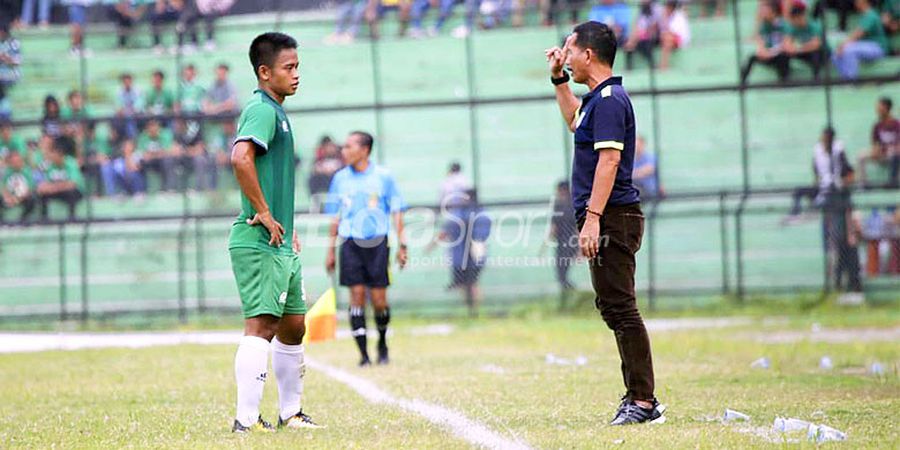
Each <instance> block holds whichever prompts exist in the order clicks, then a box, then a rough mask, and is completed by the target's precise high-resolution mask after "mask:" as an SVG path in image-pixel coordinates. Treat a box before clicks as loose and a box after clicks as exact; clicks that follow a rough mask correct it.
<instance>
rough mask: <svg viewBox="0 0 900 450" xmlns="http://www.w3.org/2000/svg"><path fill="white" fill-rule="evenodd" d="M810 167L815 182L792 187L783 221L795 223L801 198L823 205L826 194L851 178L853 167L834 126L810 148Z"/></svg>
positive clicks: (842, 185)
mask: <svg viewBox="0 0 900 450" xmlns="http://www.w3.org/2000/svg"><path fill="white" fill-rule="evenodd" d="M812 168H813V176H814V177H815V183H814V185H813V186H810V187H800V188H797V189H795V190H794V194H793V198H794V204H793V207H792V208H791V212H790V214H789V215H788V217H786V218H785V220H784V221H783V222H782V223H783V224H792V223H796V221H797V220H798V219H799V216H800V213H801V212H802V204H801V203H802V200H803V199H804V198H809V199H811V202H810V203H811V204H812V206H814V207H816V208H823V207H825V205H826V203H827V201H828V199H829V196H831V195H834V193H835V192H839V191H840V190H841V189H843V187H844V186H845V185H847V182H849V181H850V180H851V179H852V178H851V177H852V176H853V168H852V167H851V166H850V163H849V161H848V160H847V153H846V151H845V150H844V144H843V143H842V142H841V141H838V140H835V139H834V129H832V128H831V127H827V128H825V130H823V131H822V136H821V138H820V140H819V142H817V143H816V145H815V147H814V149H813V164H812ZM826 237H827V236H826Z"/></svg>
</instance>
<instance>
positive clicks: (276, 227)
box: [247, 211, 284, 247]
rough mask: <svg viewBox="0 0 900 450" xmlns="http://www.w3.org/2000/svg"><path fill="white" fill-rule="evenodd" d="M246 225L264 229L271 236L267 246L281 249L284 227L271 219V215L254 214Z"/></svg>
mask: <svg viewBox="0 0 900 450" xmlns="http://www.w3.org/2000/svg"><path fill="white" fill-rule="evenodd" d="M247 225H250V226H256V225H262V226H264V227H266V230H268V231H269V235H270V236H272V237H271V238H270V239H269V245H271V246H272V247H281V244H283V243H284V227H283V226H281V224H280V223H278V221H276V220H275V218H273V217H272V213H271V212H269V211H266V212H262V213H256V214H255V215H254V216H253V218H252V219H248V220H247Z"/></svg>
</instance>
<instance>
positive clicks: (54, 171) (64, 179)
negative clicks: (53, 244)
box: [37, 136, 84, 220]
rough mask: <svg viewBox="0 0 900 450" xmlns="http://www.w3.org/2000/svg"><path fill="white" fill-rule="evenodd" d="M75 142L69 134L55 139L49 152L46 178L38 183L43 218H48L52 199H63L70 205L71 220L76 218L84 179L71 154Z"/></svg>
mask: <svg viewBox="0 0 900 450" xmlns="http://www.w3.org/2000/svg"><path fill="white" fill-rule="evenodd" d="M74 146H75V143H74V142H73V141H72V139H71V138H69V137H67V136H60V137H58V138H56V139H54V140H53V146H52V147H51V148H50V152H49V153H48V154H47V162H48V165H47V170H46V172H45V173H44V180H43V181H41V182H40V183H39V184H38V185H37V193H38V197H39V198H40V201H41V219H42V220H47V219H48V209H49V208H48V207H49V204H50V201H52V200H58V201H62V202H64V203H65V204H66V206H68V207H69V216H68V217H69V220H74V219H75V207H76V206H78V202H79V201H81V198H82V196H83V195H82V192H83V191H84V179H83V178H82V177H81V169H80V168H79V167H78V161H76V160H75V158H73V157H71V156H67V155H68V154H70V153H71V147H74Z"/></svg>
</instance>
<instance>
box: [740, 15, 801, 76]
mask: <svg viewBox="0 0 900 450" xmlns="http://www.w3.org/2000/svg"><path fill="white" fill-rule="evenodd" d="M759 8H760V13H759V16H760V23H759V30H758V31H757V34H756V38H755V39H756V53H754V54H753V55H752V56H750V59H749V60H747V64H746V65H745V66H744V68H743V70H742V71H741V84H745V83H746V82H747V77H749V76H750V70H752V69H753V65H754V64H756V63H761V64H764V65H767V66H769V67H772V68H773V69H775V73H777V74H778V80H779V81H785V80H787V77H788V72H789V71H790V67H789V66H788V62H789V60H788V56H787V55H786V54H785V53H784V49H783V48H782V42H783V40H784V23H783V22H782V20H781V17H780V15H779V13H778V12H779V11H780V10H781V6H780V4H779V3H778V1H777V0H769V1H766V2H762V3H760V4H759Z"/></svg>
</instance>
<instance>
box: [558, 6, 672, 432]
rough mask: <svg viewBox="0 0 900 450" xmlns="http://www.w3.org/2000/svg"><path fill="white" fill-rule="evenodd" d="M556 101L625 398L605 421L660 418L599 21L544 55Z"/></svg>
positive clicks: (629, 151) (636, 214)
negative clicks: (571, 147)
mask: <svg viewBox="0 0 900 450" xmlns="http://www.w3.org/2000/svg"><path fill="white" fill-rule="evenodd" d="M545 54H546V56H547V61H548V62H549V66H550V74H551V82H552V83H553V84H554V85H555V90H556V101H557V103H559V109H560V111H561V112H562V115H563V119H565V121H566V123H567V124H568V126H569V130H571V131H572V132H573V133H575V157H574V161H573V165H572V206H573V207H574V209H575V217H576V219H577V222H578V227H579V229H580V230H581V232H580V234H579V237H578V243H579V247H580V248H581V253H582V255H584V256H585V257H587V258H588V259H589V261H590V264H589V266H590V272H591V283H592V284H593V287H594V292H595V293H596V297H595V300H594V301H595V304H596V306H597V308H598V309H599V310H600V314H601V316H602V317H603V320H604V321H605V322H606V324H607V326H609V328H610V329H612V330H613V332H614V333H615V337H616V344H617V345H618V347H619V356H620V357H621V359H622V366H621V367H622V376H623V379H624V381H625V388H626V393H625V395H624V396H623V397H622V403H621V404H620V405H619V408H618V410H617V411H616V413H615V416H614V417H613V420H612V421H611V422H610V423H611V424H612V425H627V424H634V423H643V422H654V421H655V422H659V421H663V420H665V418H664V417H663V415H662V414H663V412H664V411H665V406H663V405H660V404H659V402H658V401H657V400H656V397H654V395H653V389H654V385H653V384H654V381H653V360H652V357H651V353H650V337H649V336H648V335H647V329H646V328H645V327H644V321H643V319H642V318H641V313H640V312H639V311H638V308H637V301H636V299H635V292H634V271H635V258H634V255H635V253H636V252H637V251H638V249H639V248H640V247H641V238H642V235H643V229H644V216H643V214H642V213H641V207H640V197H639V195H638V190H637V188H636V187H635V186H634V184H633V183H632V180H631V172H632V169H633V166H634V144H635V122H634V109H633V108H632V106H631V99H629V98H628V93H627V92H625V88H623V87H622V78H621V77H614V76H612V67H613V63H614V62H615V59H616V36H615V34H614V33H613V31H612V29H610V28H609V27H608V26H606V25H605V24H601V23H597V22H586V23H583V24H581V25H578V26H576V27H575V29H574V32H573V33H572V34H571V35H570V36H569V37H568V38H566V42H565V44H564V47H563V48H559V47H553V48H550V49H548V50H547V51H546V52H545ZM563 65H567V66H568V67H569V70H570V71H571V73H572V76H571V78H572V80H573V81H575V82H576V83H579V84H584V85H587V86H588V88H589V89H590V92H589V93H587V94H585V95H584V96H583V97H582V98H581V100H580V101H579V99H578V98H577V97H576V96H575V95H574V94H573V93H572V90H571V89H569V85H568V81H569V78H570V77H569V75H568V74H567V73H566V72H565V71H564V70H563Z"/></svg>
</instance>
